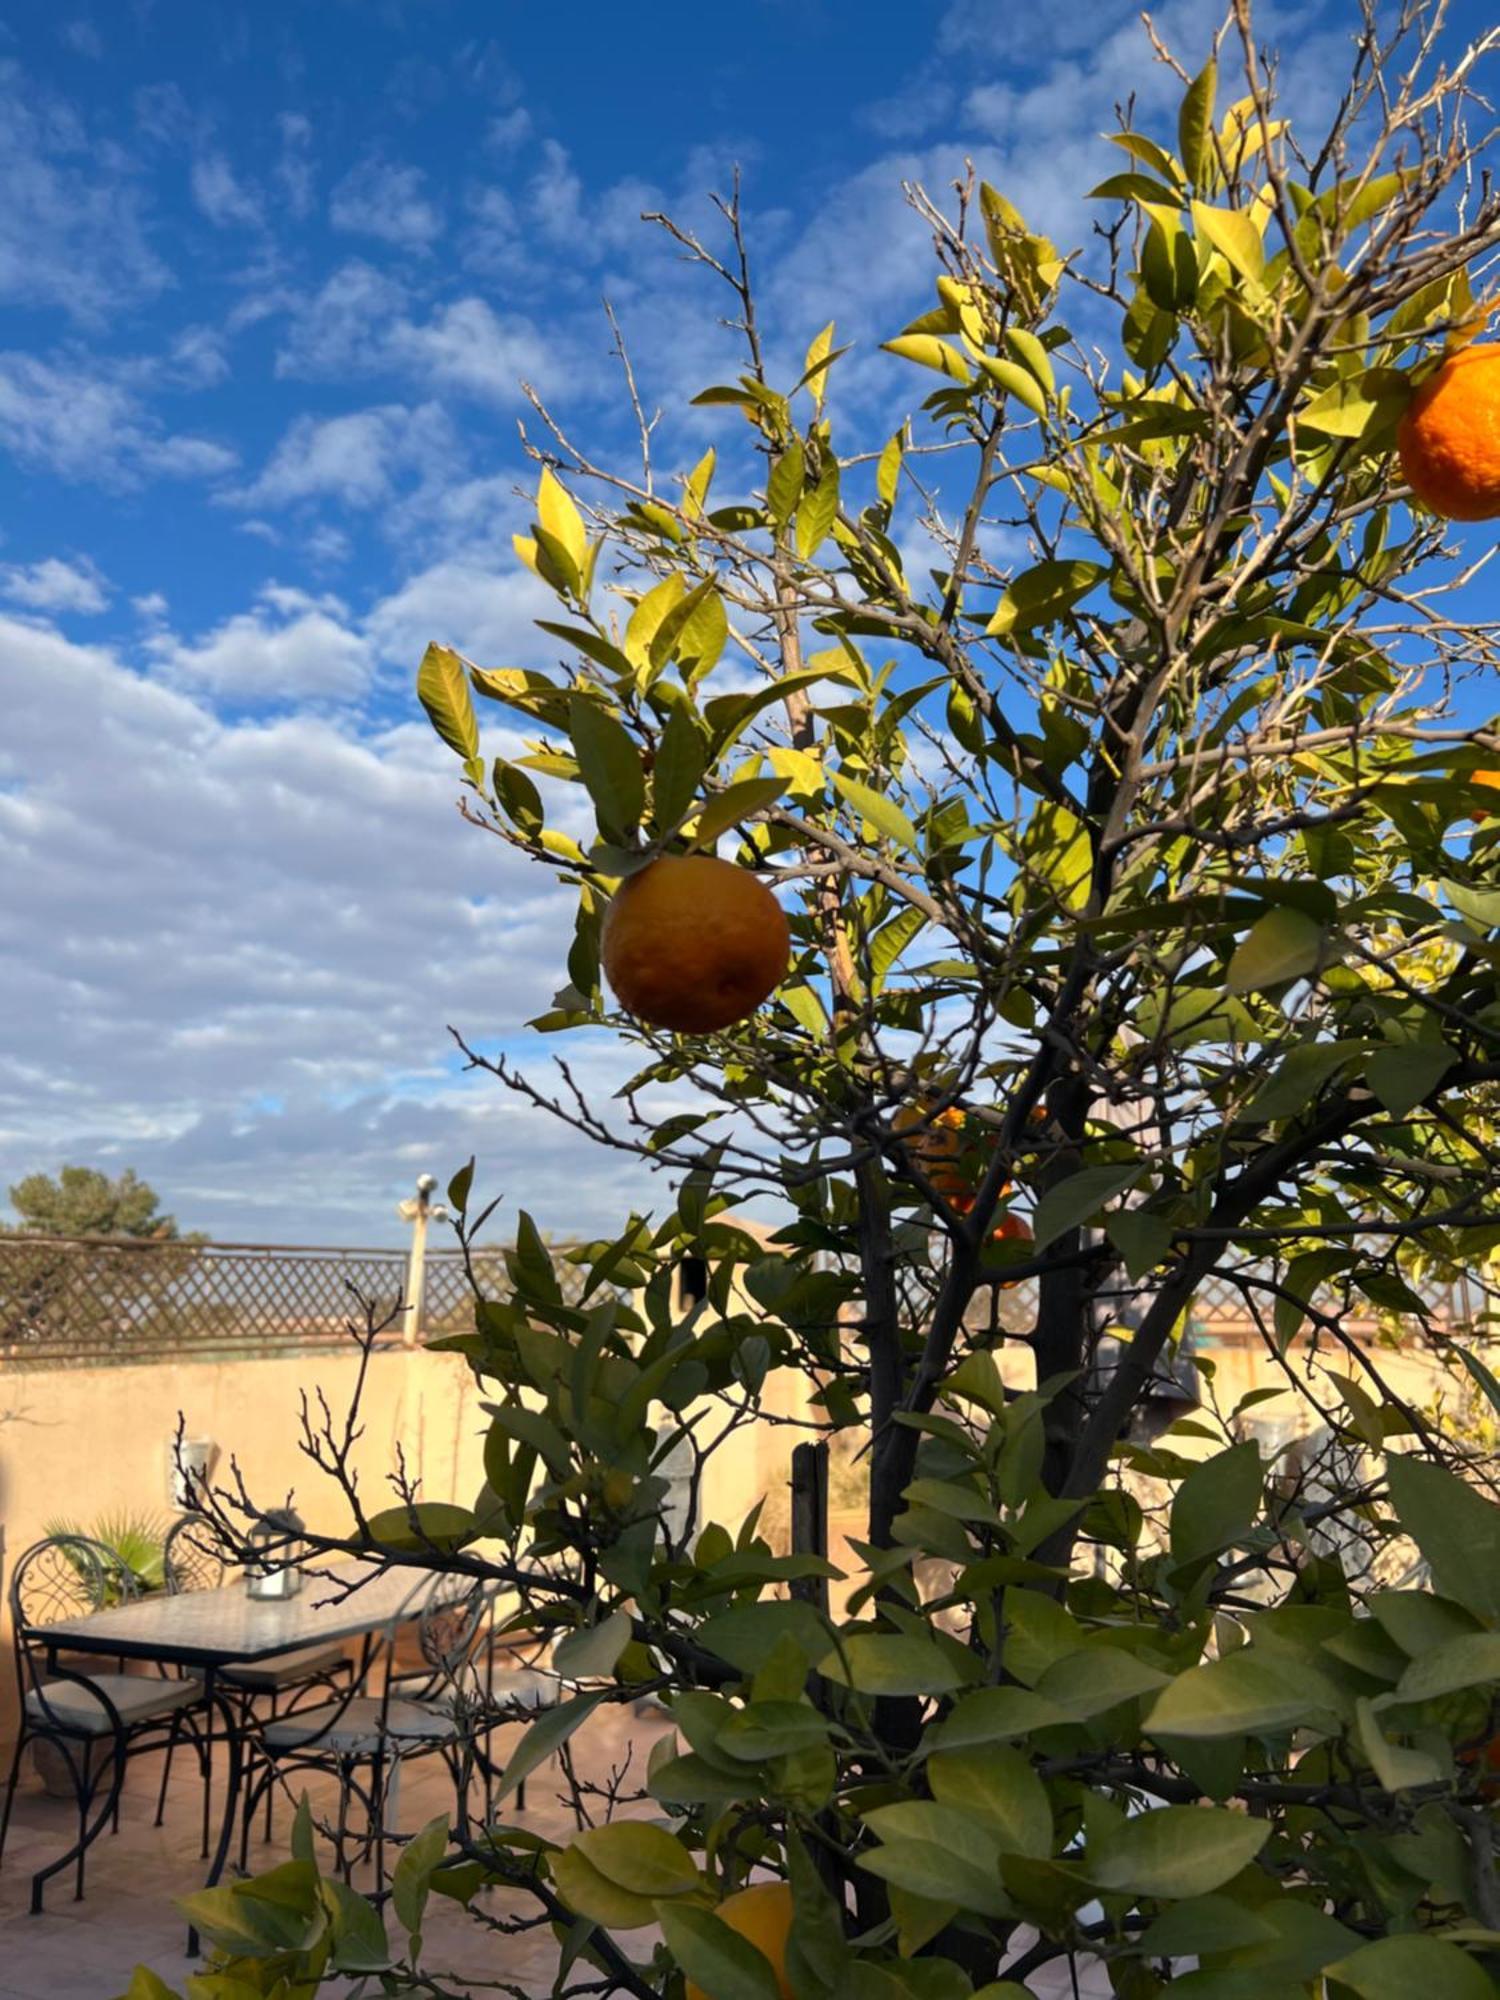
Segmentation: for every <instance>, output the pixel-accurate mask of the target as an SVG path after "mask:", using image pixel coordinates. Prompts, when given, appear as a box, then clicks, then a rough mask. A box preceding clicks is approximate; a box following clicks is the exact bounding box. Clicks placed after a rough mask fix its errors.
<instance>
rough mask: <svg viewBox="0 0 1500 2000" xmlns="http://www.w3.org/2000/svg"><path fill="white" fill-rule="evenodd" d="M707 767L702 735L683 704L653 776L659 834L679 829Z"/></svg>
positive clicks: (666, 736) (668, 729) (664, 740)
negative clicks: (679, 823) (678, 826)
mask: <svg viewBox="0 0 1500 2000" xmlns="http://www.w3.org/2000/svg"><path fill="white" fill-rule="evenodd" d="M707 763H708V750H707V746H706V745H705V743H704V741H703V734H702V731H701V730H700V729H699V727H698V725H697V723H696V722H695V721H694V720H693V716H692V711H691V710H690V709H689V708H688V707H687V705H686V703H682V704H680V705H678V706H677V707H675V708H674V709H673V710H672V713H671V714H670V715H669V716H668V717H667V726H666V728H665V729H664V730H663V731H662V733H661V740H660V742H659V743H658V744H657V746H656V763H655V765H654V767H653V769H652V772H651V803H652V816H653V818H654V820H655V822H656V830H657V832H658V833H666V832H667V831H668V830H669V829H670V828H672V827H675V826H676V825H677V823H678V821H679V820H680V819H681V818H682V816H683V814H684V813H685V812H686V811H687V809H688V807H689V806H690V805H691V804H692V803H693V798H694V795H695V794H696V792H697V790H698V785H699V782H700V780H701V779H702V777H703V773H704V770H705V768H706V766H707Z"/></svg>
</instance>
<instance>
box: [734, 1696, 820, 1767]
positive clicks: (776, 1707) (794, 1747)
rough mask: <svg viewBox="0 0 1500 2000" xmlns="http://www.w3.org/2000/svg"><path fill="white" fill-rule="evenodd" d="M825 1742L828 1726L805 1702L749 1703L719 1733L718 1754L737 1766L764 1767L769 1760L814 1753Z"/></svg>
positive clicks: (738, 1710) (736, 1712)
mask: <svg viewBox="0 0 1500 2000" xmlns="http://www.w3.org/2000/svg"><path fill="white" fill-rule="evenodd" d="M827 1740H828V1723H827V1720H826V1718H825V1717H823V1716H821V1715H820V1714H819V1713H818V1711H817V1710H816V1709H815V1708H812V1707H810V1706H809V1705H808V1703H806V1702H804V1701H752V1702H751V1703H750V1705H749V1707H748V1708H740V1709H736V1710H735V1712H734V1714H733V1715H732V1716H731V1717H730V1718H729V1720H728V1721H727V1722H726V1723H725V1724H724V1727H723V1728H722V1729H721V1730H720V1731H719V1734H718V1737H717V1739H716V1741H715V1743H714V1748H715V1750H717V1751H722V1753H723V1754H724V1755H725V1756H726V1757H733V1758H734V1759H735V1760H736V1762H741V1763H747V1764H763V1763H764V1762H765V1761H766V1760H767V1759H768V1758H770V1757H790V1756H793V1755H795V1754H796V1753H797V1752H798V1751H802V1750H810V1749H815V1748H817V1747H818V1746H820V1745H821V1744H823V1743H826V1742H827Z"/></svg>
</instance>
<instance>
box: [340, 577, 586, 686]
mask: <svg viewBox="0 0 1500 2000" xmlns="http://www.w3.org/2000/svg"><path fill="white" fill-rule="evenodd" d="M556 609H557V605H556V600H555V599H554V598H553V597H552V595H551V593H550V592H549V591H547V590H545V589H544V588H543V586H542V585H541V584H539V583H538V582H537V580H536V578H535V577H534V576H532V574H531V572H530V570H527V569H523V568H522V567H521V566H520V564H519V563H518V562H517V561H516V560H515V558H514V557H513V556H511V555H510V554H509V551H507V555H506V558H505V560H504V561H503V563H499V564H496V565H495V566H494V567H491V566H490V565H489V564H487V563H485V562H482V561H480V560H478V559H477V558H472V557H471V558H466V559H460V558H454V559H449V560H445V561H441V562H436V563H434V564H433V565H432V566H431V567H430V568H428V569H424V570H422V571H420V572H419V573H418V574H417V575H416V576H413V577H411V578H409V579H408V581H407V582H405V583H404V584H402V585H401V586H400V588H399V589H397V590H394V591H392V592H391V594H390V595H389V596H388V597H385V598H383V599H382V600H381V602H380V603H379V604H377V605H376V607H375V609H374V610H373V611H372V612H371V614H370V616H369V618H368V619H367V620H366V630H367V632H368V633H369V636H370V640H371V643H372V644H373V646H374V648H375V651H376V653H377V654H378V655H379V656H380V658H381V659H382V660H385V661H388V662H390V663H391V664H393V665H397V666H401V667H405V668H408V669H410V670H411V671H412V672H415V670H416V663H417V661H418V660H420V659H421V657H422V654H423V652H424V651H425V650H426V648H427V646H428V644H429V643H430V642H434V641H435V642H436V643H437V644H438V645H442V646H453V647H456V648H457V649H458V650H459V651H460V652H462V653H464V654H465V655H466V656H467V657H468V658H470V659H473V660H477V661H479V662H480V663H481V664H482V665H484V666H492V667H498V666H514V665H516V664H517V662H518V660H530V659H532V658H534V657H535V655H536V651H537V646H538V635H537V632H536V629H535V621H536V620H537V619H538V618H546V617H548V616H550V615H551V614H552V613H553V612H555V611H556Z"/></svg>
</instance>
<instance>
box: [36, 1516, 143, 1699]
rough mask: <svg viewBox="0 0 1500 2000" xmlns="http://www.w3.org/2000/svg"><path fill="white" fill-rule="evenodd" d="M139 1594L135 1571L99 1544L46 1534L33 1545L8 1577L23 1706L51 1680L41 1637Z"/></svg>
mask: <svg viewBox="0 0 1500 2000" xmlns="http://www.w3.org/2000/svg"><path fill="white" fill-rule="evenodd" d="M139 1594H140V1585H139V1581H138V1579H137V1577H136V1575H135V1572H134V1571H133V1570H132V1569H131V1568H130V1567H129V1565H128V1564H127V1563H125V1562H124V1561H123V1560H122V1559H121V1557H120V1556H118V1555H117V1554H116V1553H115V1551H114V1550H113V1549H111V1548H106V1547H105V1545H104V1543H103V1542H95V1541H90V1540H89V1538H88V1537H87V1536H86V1535H49V1536H48V1537H47V1538H46V1540H45V1541H40V1542H33V1544H32V1545H31V1547H30V1548H29V1549H27V1550H26V1551H25V1553H24V1554H23V1555H22V1556H20V1557H19V1558H18V1559H17V1562H16V1566H15V1569H14V1570H13V1571H12V1572H11V1579H10V1589H9V1591H8V1593H7V1595H8V1597H9V1599H10V1624H11V1636H12V1641H13V1643H14V1646H15V1653H16V1680H17V1682H18V1684H19V1686H20V1691H21V1699H22V1701H23V1702H24V1701H25V1699H26V1697H27V1695H28V1694H33V1693H34V1694H37V1695H39V1696H40V1698H41V1702H42V1706H43V1710H44V1712H46V1713H47V1714H48V1715H49V1717H50V1709H49V1708H48V1705H47V1699H46V1696H45V1694H43V1693H42V1690H43V1689H44V1688H45V1687H46V1685H47V1683H48V1681H49V1680H51V1679H52V1678H53V1677H54V1675H53V1666H52V1659H51V1648H50V1647H49V1646H48V1643H47V1641H46V1639H45V1638H43V1637H41V1636H40V1635H41V1634H42V1633H44V1632H45V1631H46V1630H47V1628H48V1627H49V1626H52V1625H61V1624H63V1623H65V1622H66V1620H68V1619H70V1618H85V1617H87V1616H88V1614H89V1613H90V1612H91V1611H104V1610H107V1609H108V1608H109V1607H110V1606H111V1605H113V1604H122V1603H125V1602H126V1601H127V1600H128V1599H130V1598H133V1597H137V1596H139Z"/></svg>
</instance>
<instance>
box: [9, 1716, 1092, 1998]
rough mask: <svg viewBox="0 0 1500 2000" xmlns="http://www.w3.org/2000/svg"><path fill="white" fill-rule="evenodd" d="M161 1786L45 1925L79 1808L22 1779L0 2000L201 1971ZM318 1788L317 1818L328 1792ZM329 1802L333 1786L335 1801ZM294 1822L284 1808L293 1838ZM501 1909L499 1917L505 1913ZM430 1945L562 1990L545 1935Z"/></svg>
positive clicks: (267, 1851) (128, 1810) (545, 1828)
mask: <svg viewBox="0 0 1500 2000" xmlns="http://www.w3.org/2000/svg"><path fill="white" fill-rule="evenodd" d="M663 1726H664V1725H663V1723H662V1721H661V1719H660V1717H659V1716H655V1715H652V1716H633V1715H630V1714H628V1713H627V1714H625V1715H621V1714H619V1712H618V1711H610V1712H609V1718H608V1720H607V1721H606V1720H605V1719H604V1718H603V1717H596V1718H595V1719H594V1720H593V1721H592V1722H591V1723H590V1724H589V1725H588V1727H587V1728H586V1730H585V1731H584V1732H583V1733H582V1734H581V1735H580V1737H579V1738H578V1739H576V1740H577V1741H578V1742H579V1744H580V1745H581V1748H580V1751H579V1756H578V1762H579V1767H580V1770H581V1771H582V1772H583V1773H584V1775H585V1776H588V1775H590V1774H593V1773H597V1774H599V1775H601V1776H602V1775H603V1773H604V1772H605V1771H606V1770H607V1769H608V1768H609V1767H610V1765H612V1764H615V1763H618V1762H619V1761H620V1759H621V1757H622V1756H623V1755H624V1754H625V1752H626V1750H627V1748H628V1749H629V1750H630V1752H631V1754H632V1757H633V1763H632V1769H633V1770H634V1771H636V1772H640V1771H642V1770H643V1769H644V1761H645V1756H646V1752H647V1750H648V1749H649V1747H650V1743H651V1741H652V1739H653V1738H654V1737H655V1735H656V1734H657V1733H658V1731H659V1730H660V1729H661V1728H662V1727H663ZM159 1777H160V1766H159V1764H158V1763H157V1762H156V1761H155V1760H154V1759H145V1758H143V1759H142V1760H141V1761H140V1762H139V1764H136V1765H133V1766H132V1767H131V1771H130V1776H129V1781H128V1784H127V1787H126V1791H125V1796H124V1801H123V1806H122V1812H121V1824H120V1832H119V1835H118V1836H117V1837H113V1838H112V1837H110V1836H109V1835H105V1836H104V1837H103V1838H102V1839H101V1840H99V1841H98V1842H97V1843H96V1845H95V1846H94V1847H93V1848H91V1849H90V1851H89V1857H88V1880H87V1890H88V1893H87V1898H86V1900H85V1901H84V1902H82V1903H77V1902H74V1901H73V1900H72V1892H71V1883H70V1881H69V1880H68V1879H66V1878H64V1877H63V1876H57V1877H54V1879H53V1880H52V1881H51V1882H50V1883H49V1884H48V1885H47V1886H48V1896H47V1907H46V1910H45V1912H44V1914H43V1915H42V1916H40V1917H31V1916H29V1915H28V1914H27V1898H28V1893H29V1889H30V1878H31V1874H32V1871H33V1869H35V1868H37V1867H40V1866H43V1865H45V1863H46V1862H47V1861H49V1860H51V1859H53V1858H54V1857H55V1856H56V1855H58V1854H59V1853H61V1852H62V1851H63V1849H64V1848H65V1847H66V1845H67V1842H68V1839H69V1837H70V1822H71V1817H72V1808H71V1806H70V1805H68V1804H67V1803H60V1802H57V1801H54V1800H52V1799H49V1798H48V1797H47V1796H46V1795H45V1793H44V1792H43V1791H42V1790H41V1788H40V1786H39V1785H38V1784H37V1783H36V1781H35V1780H34V1779H30V1778H23V1781H22V1790H21V1791H20V1792H19V1793H18V1794H17V1798H16V1809H15V1818H14V1821H13V1824H12V1827H11V1834H10V1843H9V1845H8V1847H7V1849H6V1853H5V1859H4V1865H3V1868H0V2000H117V1996H119V1995H121V1994H123V1993H124V1991H125V1988H126V1986H127V1985H128V1984H129V1980H130V1974H131V1970H132V1968H133V1967H134V1966H135V1965H137V1964H144V1965H148V1966H150V1967H151V1969H152V1970H153V1971H154V1972H157V1973H159V1974H160V1976H161V1977H162V1978H163V1979H165V1980H166V1981H167V1983H168V1985H169V1986H172V1987H174V1988H176V1989H177V1990H178V1991H181V1988H182V1982H183V1981H184V1979H185V1978H187V1977H188V1976H189V1975H190V1973H191V1972H192V1970H193V1964H192V1961H190V1960H189V1959H188V1958H187V1957H186V1956H185V1954H184V1945H185V1941H186V1939H185V1929H184V1925H183V1923H182V1920H181V1918H180V1917H179V1916H178V1915H177V1913H176V1912H175V1910H174V1908H173V1900H172V1899H173V1898H174V1896H179V1895H183V1894H185V1893H187V1892H188V1891H190V1890H192V1889H194V1888H196V1887H197V1886H198V1885H199V1884H200V1883H201V1881H202V1879H203V1871H204V1864H203V1862H202V1861H200V1860H199V1858H198V1801H199V1796H200V1795H199V1793H198V1790H197V1779H196V1774H195V1773H194V1772H193V1770H192V1767H191V1765H190V1762H189V1760H188V1759H187V1758H186V1757H180V1758H179V1760H178V1766H176V1767H174V1770H173V1774H172V1785H171V1790H170V1793H169V1795H168V1802H167V1816H166V1823H165V1825H164V1826H162V1827H161V1828H156V1827H154V1826H152V1824H151V1820H152V1817H153V1815H154V1813H155V1809H156V1788H157V1783H158V1782H159ZM311 1789H312V1794H313V1804H314V1808H315V1809H316V1808H317V1807H318V1805H319V1803H320V1799H319V1794H318V1791H317V1788H316V1787H313V1788H311ZM401 1790H402V1796H401V1803H400V1824H401V1825H402V1827H403V1828H405V1829H407V1830H410V1829H412V1828H414V1827H417V1826H420V1825H422V1824H423V1823H424V1822H425V1821H426V1820H428V1819H430V1818H432V1817H433V1816H434V1815H435V1814H437V1813H439V1812H441V1811H442V1810H443V1809H444V1807H445V1805H446V1804H447V1797H446V1777H445V1774H444V1772H443V1767H442V1765H441V1763H440V1762H438V1761H437V1760H423V1761H422V1762H421V1763H417V1764H413V1765H411V1766H410V1767H409V1768H408V1769H407V1771H406V1772H405V1773H404V1774H403V1778H402V1787H401ZM330 1796H331V1794H329V1793H328V1792H327V1791H326V1790H325V1792H324V1794H323V1797H324V1798H325V1799H326V1798H328V1797H330ZM285 1819H286V1815H285V1812H283V1813H282V1817H281V1820H280V1822H279V1829H280V1830H284V1828H285ZM525 1824H527V1825H529V1826H532V1827H534V1828H535V1829H536V1830H537V1831H538V1832H540V1833H545V1834H547V1835H549V1836H551V1837H553V1838H558V1839H566V1838H567V1837H568V1836H569V1834H570V1832H571V1830H572V1826H573V1821H572V1817H571V1814H570V1813H568V1812H567V1811H565V1810H564V1808H563V1806H562V1804H561V1802H560V1800H559V1799H558V1797H557V1783H556V1778H555V1774H552V1773H547V1772H543V1773H539V1774H537V1775H536V1776H535V1777H534V1778H533V1779H532V1782H531V1786H530V1789H529V1793H528V1802H527V1813H526V1818H525ZM275 1858H277V1849H275V1848H267V1847H259V1848H256V1847H252V1849H251V1866H252V1868H263V1867H267V1866H269V1865H271V1863H272V1861H273V1860H274V1859H275ZM492 1908H494V1909H495V1910H496V1913H497V1914H498V1913H499V1912H500V1909H501V1908H502V1906H500V1905H492ZM426 1935H427V1944H426V1948H425V1950H424V1954H423V1955H424V1959H425V1961H426V1963H428V1964H429V1965H431V1966H433V1967H435V1968H441V1969H442V1970H443V1971H445V1972H452V1973H453V1974H454V1975H455V1977H456V1982H457V1985H458V1986H459V1987H460V1988H461V1987H462V1983H463V1981H464V1980H465V1979H473V1980H474V1981H476V1983H477V1982H479V1981H486V1980H488V1981H493V1980H497V1979H503V1980H505V1981H507V1982H510V1983H511V1984H512V1985H513V1986H516V1987H519V1988H520V1989H521V1990H522V1991H524V1992H527V1993H531V1994H536V1995H545V1994H547V1993H549V1992H550V1991H551V1988H552V1966H553V1963H554V1959H555V1954H556V1946H555V1944H554V1942H553V1940H552V1937H551V1935H550V1933H549V1932H548V1931H547V1930H545V1929H543V1930H540V1931H539V1932H537V1933H535V1934H534V1935H532V1936H528V1937H519V1938H517V1937H502V1936H496V1935H495V1934H493V1933H489V1932H485V1931H483V1930H481V1929H480V1928H479V1927H478V1926H477V1925H476V1924H475V1923H474V1922H473V1920H472V1919H470V1918H469V1917H466V1916H465V1915H464V1913H463V1912H462V1911H461V1910H459V1909H458V1908H457V1906H456V1905H454V1904H451V1903H448V1902H445V1901H444V1900H443V1899H442V1898H434V1899H433V1903H432V1905H431V1906H430V1913H429V1922H428V1925H427V1932H426ZM637 1935H638V1934H637ZM1031 1986H1032V1991H1033V1992H1034V1993H1035V1995H1036V1996H1037V2000H1054V1997H1055V2000H1073V1996H1074V1994H1075V1992H1076V1994H1077V1996H1078V2000H1095V1996H1103V1995H1107V1994H1108V1992H1109V1987H1108V1984H1107V1982H1105V1981H1104V1980H1103V1979H1102V1977H1101V1976H1099V1974H1098V1973H1097V1972H1096V1973H1095V1974H1094V1975H1093V1976H1089V1975H1081V1976H1080V1979H1079V1983H1078V1985H1077V1987H1076V1988H1075V1987H1074V1985H1073V1983H1072V1982H1071V1980H1070V1979H1069V1978H1068V1976H1067V1975H1066V1974H1065V1973H1064V1974H1061V1975H1059V1976H1056V1977H1053V1978H1048V1979H1046V1980H1044V1979H1041V1978H1037V1979H1034V1980H1033V1981H1032V1982H1031ZM329 1990H330V1993H332V1992H333V1991H336V1990H337V1989H332V1988H331V1989H329Z"/></svg>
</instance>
